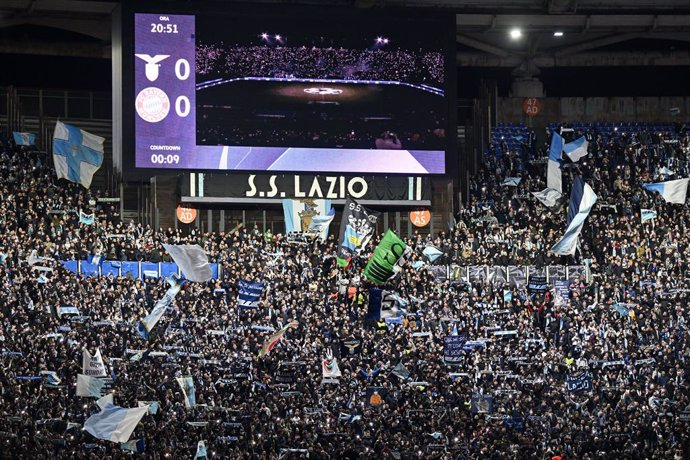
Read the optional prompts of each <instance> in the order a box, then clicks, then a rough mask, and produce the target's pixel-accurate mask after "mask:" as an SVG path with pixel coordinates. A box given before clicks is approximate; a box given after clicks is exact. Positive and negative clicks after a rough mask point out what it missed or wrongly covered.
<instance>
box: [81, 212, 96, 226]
mask: <svg viewBox="0 0 690 460" xmlns="http://www.w3.org/2000/svg"><path fill="white" fill-rule="evenodd" d="M95 221H96V218H95V217H94V215H93V213H91V214H86V213H85V212H84V211H81V210H80V211H79V223H80V224H84V225H93V223H94V222H95Z"/></svg>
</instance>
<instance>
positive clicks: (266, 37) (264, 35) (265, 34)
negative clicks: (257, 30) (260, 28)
mask: <svg viewBox="0 0 690 460" xmlns="http://www.w3.org/2000/svg"><path fill="white" fill-rule="evenodd" d="M261 38H262V39H263V40H268V34H267V33H266V32H264V33H262V34H261Z"/></svg>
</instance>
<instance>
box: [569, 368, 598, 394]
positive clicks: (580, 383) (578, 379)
mask: <svg viewBox="0 0 690 460" xmlns="http://www.w3.org/2000/svg"><path fill="white" fill-rule="evenodd" d="M565 386H566V389H567V390H568V391H569V392H570V393H579V392H581V391H591V390H592V374H590V373H589V372H584V373H581V374H578V375H573V374H568V375H567V376H566V379H565Z"/></svg>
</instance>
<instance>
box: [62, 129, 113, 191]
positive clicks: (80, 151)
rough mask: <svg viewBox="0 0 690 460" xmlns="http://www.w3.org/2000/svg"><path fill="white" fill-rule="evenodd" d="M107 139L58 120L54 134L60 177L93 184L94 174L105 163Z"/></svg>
mask: <svg viewBox="0 0 690 460" xmlns="http://www.w3.org/2000/svg"><path fill="white" fill-rule="evenodd" d="M103 142H105V139H104V138H102V137H100V136H96V135H95V134H91V133H88V132H86V131H84V130H83V129H79V128H77V127H75V126H72V125H68V124H65V123H63V122H61V121H58V122H57V123H56V124H55V133H54V134H53V162H54V163H55V172H56V173H57V177H58V179H67V180H69V181H72V182H76V183H78V184H81V185H83V186H84V187H85V188H89V187H90V186H91V180H92V179H93V175H94V174H95V173H96V171H98V170H99V169H100V167H101V165H102V164H103Z"/></svg>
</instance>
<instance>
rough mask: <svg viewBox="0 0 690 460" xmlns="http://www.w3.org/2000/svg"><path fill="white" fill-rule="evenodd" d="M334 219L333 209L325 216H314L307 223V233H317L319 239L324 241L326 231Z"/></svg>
mask: <svg viewBox="0 0 690 460" xmlns="http://www.w3.org/2000/svg"><path fill="white" fill-rule="evenodd" d="M333 218H335V208H331V209H330V211H328V213H327V214H325V215H321V214H319V215H318V216H314V217H312V218H311V222H310V223H309V232H310V233H318V234H319V238H321V239H322V240H325V239H327V238H328V229H329V227H330V225H331V222H333Z"/></svg>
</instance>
